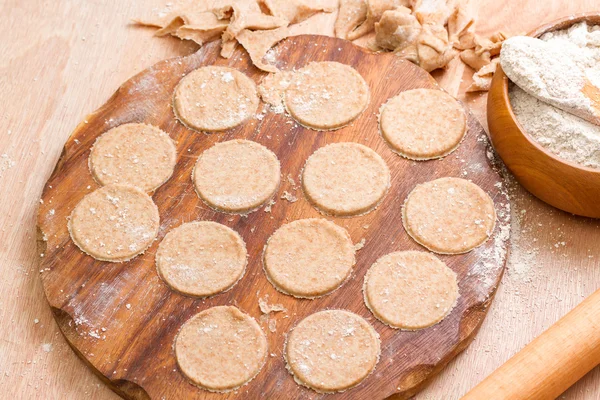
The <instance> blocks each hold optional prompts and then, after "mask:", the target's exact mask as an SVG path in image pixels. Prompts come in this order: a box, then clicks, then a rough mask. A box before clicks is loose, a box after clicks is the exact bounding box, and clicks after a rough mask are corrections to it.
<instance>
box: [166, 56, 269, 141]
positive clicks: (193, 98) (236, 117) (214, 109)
mask: <svg viewBox="0 0 600 400" xmlns="http://www.w3.org/2000/svg"><path fill="white" fill-rule="evenodd" d="M257 108H258V93H257V91H256V84H255V83H254V81H252V79H250V78H248V77H247V76H246V75H244V74H243V73H241V72H240V71H238V70H236V69H233V68H227V67H216V66H208V67H202V68H198V69H197V70H195V71H192V72H190V73H189V74H187V75H186V76H185V77H184V78H183V79H182V80H181V82H179V84H178V85H177V87H176V88H175V93H174V95H173V109H174V111H175V115H176V116H177V118H178V119H179V120H180V121H181V122H183V123H184V124H185V125H186V126H188V127H190V128H192V129H195V130H198V131H208V132H216V131H222V130H225V129H230V128H233V127H235V126H237V125H239V124H241V123H242V122H244V121H246V120H247V119H248V118H250V117H251V116H252V115H254V114H255V113H256V110H257Z"/></svg>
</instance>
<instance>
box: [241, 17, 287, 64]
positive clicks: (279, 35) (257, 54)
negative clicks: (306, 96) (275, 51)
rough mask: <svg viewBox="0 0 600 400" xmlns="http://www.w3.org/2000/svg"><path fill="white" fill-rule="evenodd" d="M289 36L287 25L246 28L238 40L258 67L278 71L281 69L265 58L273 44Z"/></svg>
mask: <svg viewBox="0 0 600 400" xmlns="http://www.w3.org/2000/svg"><path fill="white" fill-rule="evenodd" d="M288 36H289V29H288V28H287V27H281V28H277V29H272V30H267V31H250V30H248V29H244V30H243V31H241V32H240V33H239V34H238V36H237V40H238V41H239V42H240V44H241V45H242V46H244V48H245V49H246V51H247V52H248V55H249V56H250V59H251V60H252V63H253V64H254V65H255V66H256V67H257V68H260V69H262V70H263V71H266V72H278V71H279V69H278V68H277V67H276V66H274V65H271V64H269V63H266V62H265V61H264V60H263V58H264V57H265V55H266V54H267V52H268V51H269V50H270V49H271V48H272V47H273V46H275V45H276V44H277V43H279V42H280V41H282V40H283V39H285V38H286V37H288Z"/></svg>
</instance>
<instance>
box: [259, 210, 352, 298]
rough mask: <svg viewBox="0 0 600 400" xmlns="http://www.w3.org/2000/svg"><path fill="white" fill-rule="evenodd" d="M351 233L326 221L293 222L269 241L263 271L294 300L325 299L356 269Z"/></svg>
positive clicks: (278, 287)
mask: <svg viewBox="0 0 600 400" xmlns="http://www.w3.org/2000/svg"><path fill="white" fill-rule="evenodd" d="M354 253H355V250H354V245H353V244H352V239H351V238H350V235H348V232H347V231H346V230H345V229H344V228H342V227H340V226H338V225H336V224H334V223H333V222H330V221H327V220H326V219H320V218H311V219H301V220H298V221H294V222H290V223H289V224H285V225H283V226H282V227H281V228H279V229H278V230H277V231H276V232H275V233H274V234H273V235H272V236H271V237H270V238H269V240H268V242H267V245H266V247H265V252H264V257H263V261H264V268H265V273H266V275H267V278H268V279H269V281H270V282H271V283H272V284H273V285H274V286H275V288H276V289H277V290H279V291H281V292H283V293H285V294H290V295H292V296H295V297H302V298H314V297H319V296H323V295H325V294H327V293H330V292H332V291H334V290H335V289H337V288H338V287H340V286H341V285H342V283H344V281H345V280H346V279H347V278H348V277H349V276H350V273H351V272H352V267H353V266H354V262H355V260H354Z"/></svg>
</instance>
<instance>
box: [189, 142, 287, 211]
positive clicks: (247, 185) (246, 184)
mask: <svg viewBox="0 0 600 400" xmlns="http://www.w3.org/2000/svg"><path fill="white" fill-rule="evenodd" d="M280 176H281V169H280V165H279V160H278V159H277V156H276V155H275V154H274V153H273V152H272V151H271V150H269V149H267V148H266V147H265V146H263V145H260V144H258V143H256V142H252V141H250V140H240V139H236V140H230V141H227V142H222V143H217V144H215V145H214V146H213V147H211V148H209V149H208V150H206V151H205V152H204V153H202V155H201V156H200V158H198V161H197V162H196V166H195V167H194V172H193V174H192V179H193V181H194V186H195V187H196V193H198V196H200V198H201V199H202V200H204V201H205V202H206V203H207V204H208V205H209V206H211V207H213V208H215V209H217V210H220V211H225V212H231V213H245V212H251V211H254V210H256V209H257V208H258V207H260V206H262V205H263V204H265V203H266V202H267V201H268V200H269V199H270V198H271V197H272V196H273V195H274V194H275V191H276V190H277V188H278V187H279V181H280Z"/></svg>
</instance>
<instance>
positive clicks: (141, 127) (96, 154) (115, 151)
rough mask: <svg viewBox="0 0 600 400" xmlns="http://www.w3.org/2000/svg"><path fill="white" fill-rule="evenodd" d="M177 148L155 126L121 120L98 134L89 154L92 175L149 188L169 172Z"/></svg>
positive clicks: (108, 181)
mask: <svg viewBox="0 0 600 400" xmlns="http://www.w3.org/2000/svg"><path fill="white" fill-rule="evenodd" d="M176 161H177V151H176V148H175V144H174V143H173V140H171V138H170V137H169V135H167V134H166V133H165V132H163V131H161V130H160V129H158V128H157V127H155V126H151V125H146V124H137V123H131V124H124V125H120V126H117V127H115V128H112V129H111V130H109V131H107V132H105V133H104V134H102V136H100V137H99V138H98V139H97V140H96V143H94V147H92V152H91V153H90V157H89V167H90V171H91V173H92V175H93V176H94V179H96V181H97V182H98V183H100V184H101V185H108V184H111V183H117V184H122V185H131V186H137V187H139V188H140V189H142V190H144V191H147V192H150V191H152V190H154V189H156V188H158V187H159V186H160V185H162V184H163V183H165V182H166V181H167V179H169V178H170V177H171V175H172V174H173V169H174V168H175V163H176Z"/></svg>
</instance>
